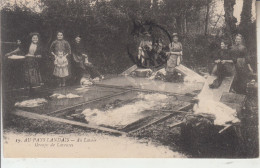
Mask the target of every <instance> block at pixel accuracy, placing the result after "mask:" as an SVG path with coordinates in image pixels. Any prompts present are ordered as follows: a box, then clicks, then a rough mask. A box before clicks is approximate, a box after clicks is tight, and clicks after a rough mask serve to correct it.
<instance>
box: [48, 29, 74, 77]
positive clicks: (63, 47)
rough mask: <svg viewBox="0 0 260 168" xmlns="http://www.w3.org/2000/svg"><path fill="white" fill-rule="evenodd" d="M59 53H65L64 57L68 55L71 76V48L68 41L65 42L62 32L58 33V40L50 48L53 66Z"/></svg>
mask: <svg viewBox="0 0 260 168" xmlns="http://www.w3.org/2000/svg"><path fill="white" fill-rule="evenodd" d="M59 52H63V54H64V55H68V56H67V59H68V64H69V65H68V68H69V75H70V74H71V47H70V44H69V43H68V41H66V40H64V34H63V32H62V31H57V36H56V40H54V41H53V42H52V44H51V46H50V53H51V55H52V56H53V57H52V58H53V59H52V60H53V64H54V60H55V57H56V56H57V55H58V53H59Z"/></svg>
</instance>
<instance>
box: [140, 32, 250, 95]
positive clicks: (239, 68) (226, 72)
mask: <svg viewBox="0 0 260 168" xmlns="http://www.w3.org/2000/svg"><path fill="white" fill-rule="evenodd" d="M155 44H156V43H154V42H153V41H152V40H151V38H150V37H149V35H147V34H144V40H143V41H141V43H140V45H139V48H138V50H139V52H138V59H139V60H141V63H143V65H146V64H145V61H144V60H145V59H144V58H147V57H149V51H152V50H153V49H154V48H155ZM159 46H161V47H159V52H161V51H163V48H167V49H166V51H165V52H162V54H161V56H162V57H163V56H164V55H166V63H165V65H166V67H165V70H166V80H167V81H169V80H170V81H172V79H174V76H177V75H176V74H177V72H176V69H175V67H176V66H178V65H179V64H180V63H181V62H182V60H183V58H182V55H183V48H182V44H181V43H180V42H179V38H178V34H177V33H173V34H172V42H171V43H170V44H169V45H168V46H164V47H163V46H162V44H161V45H159ZM218 48H219V49H217V50H215V51H214V54H213V55H214V57H213V63H214V67H213V69H212V71H211V74H212V75H216V76H217V78H216V80H214V82H213V83H212V84H210V85H209V87H210V88H212V89H214V88H218V87H219V86H220V85H221V83H222V81H223V79H224V78H225V77H226V76H232V75H234V76H235V78H234V85H233V86H234V90H236V91H239V92H244V90H245V88H246V82H247V77H248V74H250V73H253V69H252V68H251V66H250V61H249V56H248V52H247V49H246V47H245V46H244V44H243V37H242V35H241V34H237V35H236V36H235V40H234V44H233V45H230V44H228V42H227V41H225V40H222V41H221V42H220V43H219V46H218ZM150 55H151V54H150ZM150 57H151V56H150Z"/></svg>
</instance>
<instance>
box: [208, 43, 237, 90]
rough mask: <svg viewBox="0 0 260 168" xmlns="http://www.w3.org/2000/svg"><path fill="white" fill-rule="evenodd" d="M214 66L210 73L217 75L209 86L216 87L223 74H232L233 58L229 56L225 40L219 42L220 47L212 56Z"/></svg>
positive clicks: (223, 76)
mask: <svg viewBox="0 0 260 168" xmlns="http://www.w3.org/2000/svg"><path fill="white" fill-rule="evenodd" d="M214 63H215V65H214V67H213V70H212V72H211V74H214V75H216V76H217V79H215V80H214V82H213V83H212V84H210V85H209V87H210V88H212V89H213V88H218V87H219V86H220V85H221V83H222V81H223V79H224V78H225V76H230V75H234V72H235V70H234V66H233V58H232V57H231V56H230V52H229V50H228V47H227V44H226V42H225V41H224V40H223V41H221V43H220V49H219V50H218V51H217V52H216V54H215V57H214Z"/></svg>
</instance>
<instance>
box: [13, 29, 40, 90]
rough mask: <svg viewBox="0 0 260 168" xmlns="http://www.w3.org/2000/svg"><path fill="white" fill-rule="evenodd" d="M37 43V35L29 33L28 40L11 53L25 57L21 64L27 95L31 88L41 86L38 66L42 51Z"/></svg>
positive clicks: (38, 39) (38, 37)
mask: <svg viewBox="0 0 260 168" xmlns="http://www.w3.org/2000/svg"><path fill="white" fill-rule="evenodd" d="M39 41H40V35H39V33H36V32H35V33H30V39H29V40H28V41H27V42H25V43H23V45H22V46H21V47H19V48H17V49H16V50H15V51H13V52H12V54H16V53H21V54H23V55H25V60H24V64H23V71H24V82H25V88H26V89H28V91H29V94H31V91H32V87H33V86H40V85H42V84H43V83H42V78H41V74H40V70H39V64H38V62H39V61H40V60H41V59H40V58H42V53H43V50H42V46H41V44H40V42H39Z"/></svg>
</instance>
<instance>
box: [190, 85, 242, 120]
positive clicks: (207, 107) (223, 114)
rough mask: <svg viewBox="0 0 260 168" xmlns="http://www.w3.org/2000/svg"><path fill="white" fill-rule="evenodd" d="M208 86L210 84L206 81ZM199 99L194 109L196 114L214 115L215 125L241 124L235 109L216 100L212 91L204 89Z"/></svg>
mask: <svg viewBox="0 0 260 168" xmlns="http://www.w3.org/2000/svg"><path fill="white" fill-rule="evenodd" d="M210 82H211V81H210ZM208 85H209V83H208V82H207V81H206V82H205V86H206V87H208ZM197 99H198V100H199V102H198V103H197V104H195V105H194V107H193V111H194V114H199V113H206V114H213V115H214V116H215V117H216V119H215V120H214V124H215V125H225V124H226V123H227V122H232V123H236V122H239V119H238V118H237V116H236V115H237V112H236V110H235V109H232V108H231V107H229V106H227V105H225V104H224V103H222V102H220V101H215V100H214V93H213V92H212V89H207V88H206V89H203V90H202V91H201V93H200V94H199V95H198V96H197Z"/></svg>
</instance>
